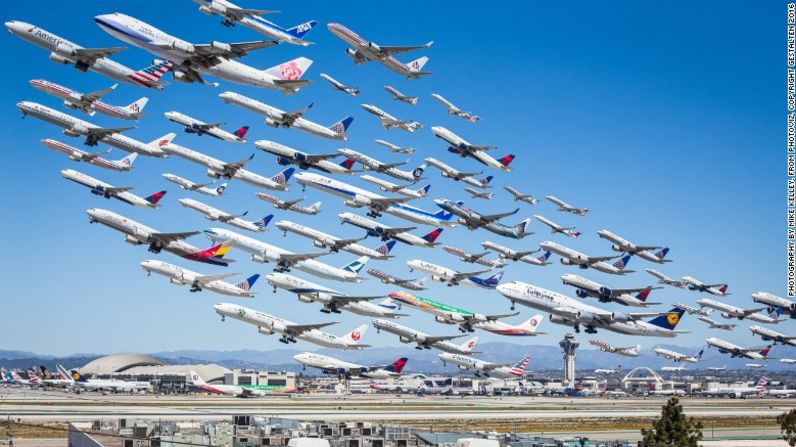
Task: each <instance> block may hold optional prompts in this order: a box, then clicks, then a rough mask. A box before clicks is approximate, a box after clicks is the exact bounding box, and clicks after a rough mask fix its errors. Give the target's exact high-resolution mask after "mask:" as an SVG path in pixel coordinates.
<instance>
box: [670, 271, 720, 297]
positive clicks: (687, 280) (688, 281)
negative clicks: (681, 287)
mask: <svg viewBox="0 0 796 447" xmlns="http://www.w3.org/2000/svg"><path fill="white" fill-rule="evenodd" d="M682 279H683V283H684V284H685V285H686V286H687V287H688V290H693V291H696V292H707V293H709V294H711V295H715V296H727V295H731V294H730V293H727V284H705V283H703V282H702V281H700V280H698V279H696V278H692V277H690V276H683V278H682Z"/></svg>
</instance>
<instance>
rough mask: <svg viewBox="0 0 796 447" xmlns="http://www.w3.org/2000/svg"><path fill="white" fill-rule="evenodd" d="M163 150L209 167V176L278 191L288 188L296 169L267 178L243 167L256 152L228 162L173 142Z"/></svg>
mask: <svg viewBox="0 0 796 447" xmlns="http://www.w3.org/2000/svg"><path fill="white" fill-rule="evenodd" d="M163 151H164V152H165V153H168V154H169V155H176V156H178V157H180V158H184V159H186V160H188V161H190V162H193V163H196V164H200V165H203V166H205V167H206V168H207V175H208V177H212V178H215V179H219V178H221V177H224V178H225V179H228V180H232V179H233V178H236V179H238V180H241V181H243V182H246V183H248V184H250V185H253V186H258V187H260V188H266V189H274V190H278V191H287V190H288V184H287V182H288V180H290V176H292V175H293V172H295V171H296V169H295V168H287V169H285V170H284V171H282V172H279V173H278V174H276V175H274V176H273V177H271V178H266V177H263V176H261V175H260V174H256V173H254V172H252V171H249V170H247V169H243V167H244V166H245V165H246V163H248V162H250V161H251V160H252V158H254V154H252V155H251V156H250V157H249V158H245V159H243V160H240V161H236V162H233V163H227V162H225V161H221V160H219V159H217V158H213V157H211V156H209V155H205V154H203V153H201V152H197V151H195V150H192V149H188V148H187V147H183V146H180V145H177V144H171V143H169V144H166V145H164V146H163Z"/></svg>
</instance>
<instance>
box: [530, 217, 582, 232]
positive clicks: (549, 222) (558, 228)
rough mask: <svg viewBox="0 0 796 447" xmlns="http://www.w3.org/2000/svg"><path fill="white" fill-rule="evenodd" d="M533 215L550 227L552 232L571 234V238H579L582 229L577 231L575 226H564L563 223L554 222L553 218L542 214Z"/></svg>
mask: <svg viewBox="0 0 796 447" xmlns="http://www.w3.org/2000/svg"><path fill="white" fill-rule="evenodd" d="M533 217H534V218H535V219H536V220H538V221H539V222H541V223H543V224H545V225H547V226H548V227H550V232H551V233H553V234H556V233H561V234H563V235H564V236H569V237H571V238H577V237H578V236H580V231H575V227H562V226H561V225H559V224H557V223H555V222H553V221H552V220H550V219H548V218H546V217H544V216H542V215H540V214H534V215H533Z"/></svg>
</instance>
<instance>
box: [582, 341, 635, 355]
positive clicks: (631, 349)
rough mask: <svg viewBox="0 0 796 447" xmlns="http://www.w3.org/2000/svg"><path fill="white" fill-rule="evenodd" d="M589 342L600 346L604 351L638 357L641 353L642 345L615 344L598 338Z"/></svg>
mask: <svg viewBox="0 0 796 447" xmlns="http://www.w3.org/2000/svg"><path fill="white" fill-rule="evenodd" d="M589 343H590V344H591V345H593V346H597V347H598V348H600V351H602V352H610V353H611V354H619V355H622V356H625V357H638V356H639V354H640V353H641V345H636V346H627V347H621V346H613V345H611V344H608V343H606V342H604V341H602V340H597V339H596V338H592V339H591V340H589Z"/></svg>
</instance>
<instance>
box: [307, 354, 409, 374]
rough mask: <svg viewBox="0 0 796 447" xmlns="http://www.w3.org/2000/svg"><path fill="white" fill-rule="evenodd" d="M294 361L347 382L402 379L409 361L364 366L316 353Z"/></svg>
mask: <svg viewBox="0 0 796 447" xmlns="http://www.w3.org/2000/svg"><path fill="white" fill-rule="evenodd" d="M293 359H295V360H296V361H297V362H299V363H301V365H302V369H306V367H307V366H309V367H312V368H317V369H320V370H321V372H322V373H324V374H332V375H336V376H337V377H339V378H345V379H346V380H349V379H351V378H352V377H366V378H369V379H389V378H395V377H400V376H401V371H403V369H404V366H406V362H407V360H408V359H407V358H406V357H402V358H400V359H398V360H396V361H395V362H393V363H392V364H390V365H379V366H364V365H360V364H357V363H351V362H345V361H343V360H340V359H336V358H334V357H329V356H328V355H322V354H317V353H314V352H302V353H300V354H296V355H294V356H293Z"/></svg>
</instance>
